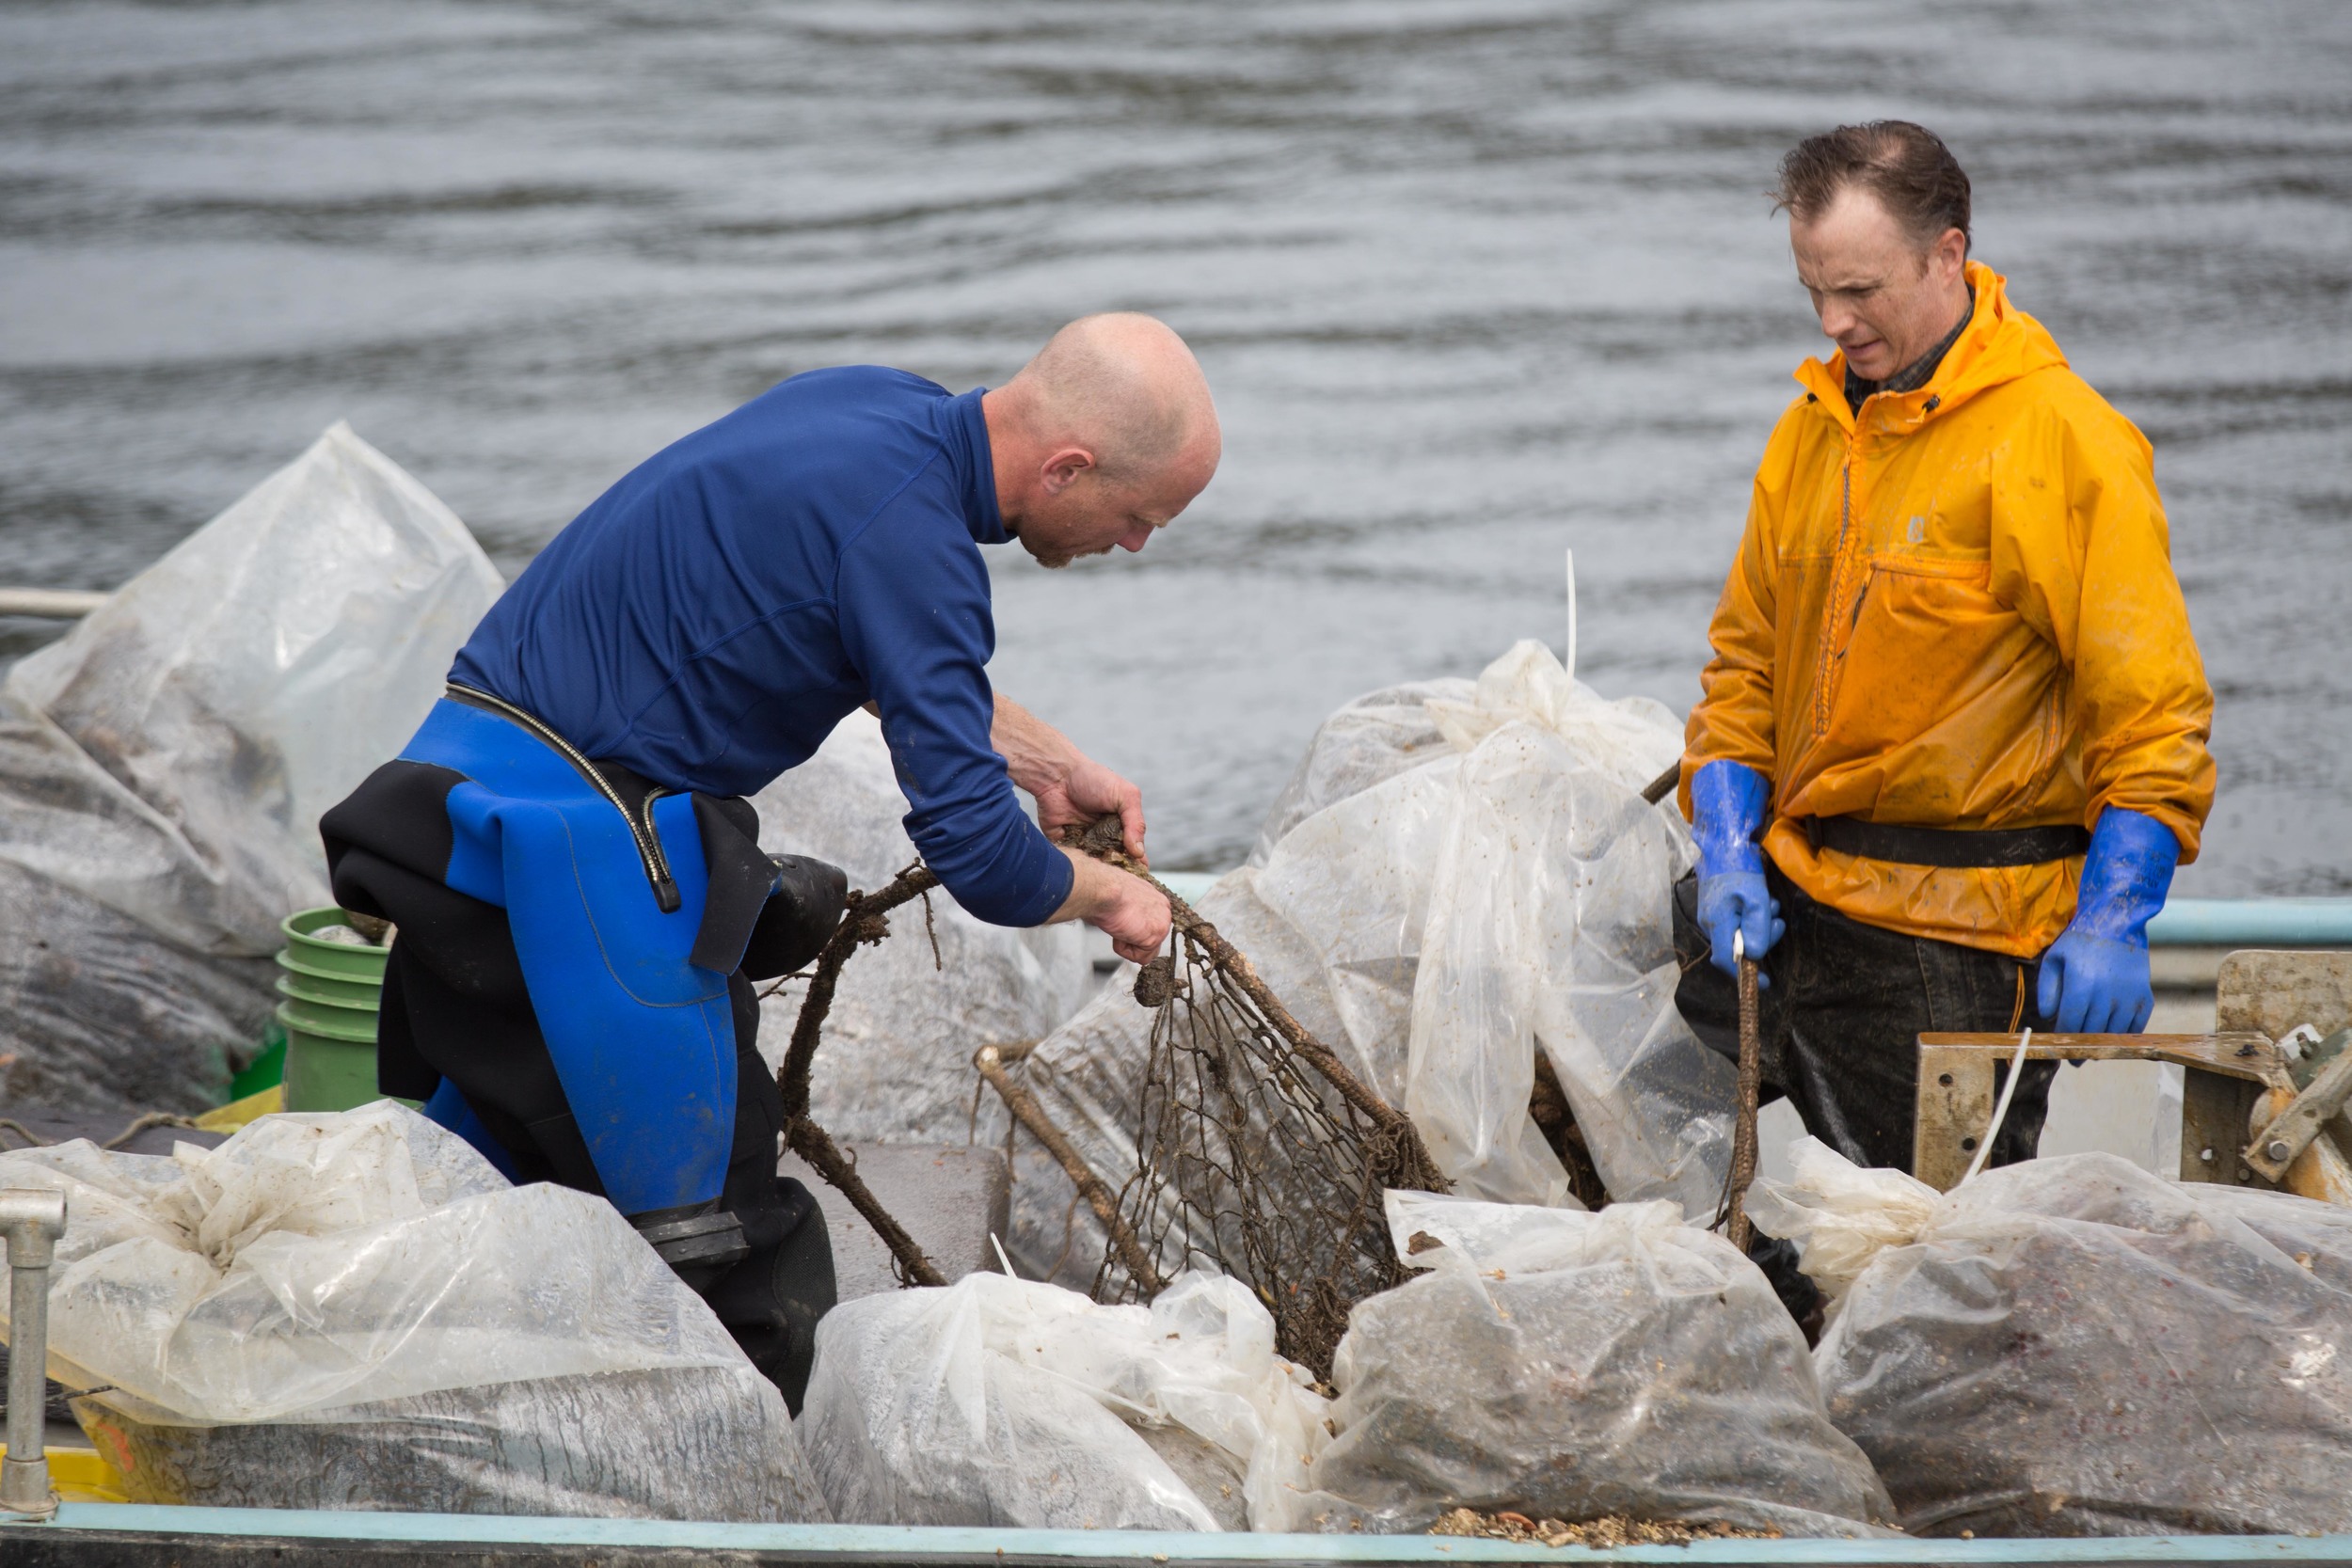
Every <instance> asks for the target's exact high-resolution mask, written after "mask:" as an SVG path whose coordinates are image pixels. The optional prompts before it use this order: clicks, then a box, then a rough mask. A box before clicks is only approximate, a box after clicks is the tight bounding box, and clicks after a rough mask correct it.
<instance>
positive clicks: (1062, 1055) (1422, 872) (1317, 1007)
mask: <svg viewBox="0 0 2352 1568" xmlns="http://www.w3.org/2000/svg"><path fill="white" fill-rule="evenodd" d="M1680 749H1681V726H1680V725H1679V723H1677V721H1676V720H1675V719H1674V716H1673V715H1672V714H1671V713H1670V712H1669V711H1668V710H1667V709H1666V708H1665V707H1663V706H1662V705H1660V704H1658V703H1655V702H1652V701H1650V700H1648V699H1645V698H1629V699H1626V700H1623V701H1619V702H1609V701H1604V700H1603V699H1602V698H1600V697H1598V696H1597V695H1596V694H1595V693H1594V692H1593V691H1592V690H1591V689H1589V688H1587V687H1584V686H1581V685H1579V684H1577V683H1576V682H1575V681H1574V680H1572V679H1571V678H1570V677H1569V675H1568V673H1566V672H1565V670H1564V669H1563V668H1562V667H1561V665H1560V662H1559V660H1558V659H1557V658H1556V657H1553V656H1552V655H1551V653H1550V652H1549V650H1548V649H1546V648H1544V647H1543V646H1542V645H1541V644H1539V643H1534V642H1522V643H1519V644H1518V645H1517V646H1516V647H1514V648H1512V649H1511V650H1510V651H1509V652H1508V653H1506V654H1505V655H1503V656H1502V657H1501V658H1499V659H1497V660H1496V661H1495V662H1494V663H1493V664H1492V665H1490V666H1489V667H1488V668H1487V669H1486V672H1485V673H1483V674H1481V675H1480V677H1479V678H1478V680H1477V681H1475V682H1471V681H1465V680H1451V681H1426V682H1420V683H1416V684H1413V685H1410V686H1402V687H1394V688H1390V689H1385V690H1381V691H1376V692H1374V693H1372V694H1371V695H1369V696H1366V697H1363V698H1360V699H1359V700H1358V701H1356V702H1353V703H1350V704H1348V705H1346V706H1345V707H1343V708H1342V709H1340V710H1339V711H1338V712H1337V713H1335V714H1333V715H1332V716H1331V717H1330V718H1329V719H1328V720H1327V721H1325V723H1324V724H1323V726H1322V728H1321V729H1320V730H1318V731H1317V733H1316V736H1315V738H1314V741H1313V743H1312V745H1311V746H1310V748H1309V750H1308V752H1307V755H1306V757H1305V758H1304V759H1303V760H1302V761H1301V762H1300V764H1299V766H1298V768H1297V770H1296V772H1295V775H1294V776H1293V778H1292V780H1291V783H1290V784H1289V785H1288V787H1286V788H1285V789H1284V791H1283V793H1282V795H1281V796H1280V798H1279V799H1278V800H1277V801H1276V803H1275V805H1274V808H1273V810H1272V812H1271V813H1270V814H1269V815H1268V817H1267V820H1266V823H1265V827H1264V830H1263V832H1262V833H1261V834H1260V836H1259V840H1258V844H1257V847H1256V850H1255V852H1254V853H1253V854H1252V856H1251V858H1250V863H1249V864H1248V865H1247V866H1244V867H1243V868H1242V869H1240V870H1238V871H1235V872H1233V873H1232V875H1230V876H1228V877H1226V878H1224V879H1221V880H1220V881H1219V882H1218V883H1217V885H1216V889H1215V890H1213V891H1212V892H1211V893H1210V894H1209V895H1207V896H1206V897H1204V898H1203V899H1202V900H1201V902H1200V912H1201V913H1202V914H1203V915H1204V916H1206V917H1207V918H1208V919H1210V920H1211V921H1213V922H1214V923H1215V924H1216V927H1217V928H1218V929H1219V930H1220V931H1222V932H1223V933H1224V934H1225V935H1226V936H1227V937H1229V938H1230V939H1232V942H1233V943H1234V944H1235V945H1236V946H1237V947H1239V948H1240V949H1241V950H1242V951H1243V952H1244V953H1246V954H1248V956H1249V958H1250V960H1251V961H1252V963H1253V964H1255V966H1256V967H1257V969H1258V972H1259V974H1261V975H1262V976H1263V978H1264V979H1265V981H1266V983H1267V984H1268V985H1269V986H1270V987H1271V988H1272V989H1273V990H1274V992H1275V993H1276V994H1277V995H1278V996H1279V997H1281V999H1282V1000H1283V1002H1284V1004H1285V1005H1286V1006H1289V1008H1290V1009H1291V1011H1292V1012H1293V1013H1294V1014H1295V1015H1296V1016H1297V1018H1298V1019H1299V1021H1300V1022H1302V1023H1304V1024H1305V1025H1306V1026H1307V1027H1308V1028H1309V1029H1311V1030H1312V1031H1314V1032H1315V1033H1316V1034H1317V1035H1318V1036H1319V1037H1322V1038H1323V1039H1325V1040H1326V1041H1327V1042H1328V1043H1330V1044H1331V1046H1332V1047H1333V1048H1334V1049H1335V1050H1337V1051H1338V1052H1339V1053H1341V1055H1342V1057H1343V1059H1345V1060H1346V1061H1347V1062H1348V1064H1349V1066H1350V1067H1351V1068H1352V1069H1354V1070H1355V1071H1356V1072H1357V1073H1358V1074H1359V1076H1360V1077H1361V1078H1363V1080H1364V1081H1365V1082H1366V1083H1368V1084H1370V1085H1373V1086H1374V1087H1375V1089H1377V1090H1378V1091H1379V1093H1380V1094H1381V1095H1382V1096H1383V1097H1384V1098H1386V1099H1387V1100H1388V1101H1389V1102H1390V1103H1391V1104H1394V1105H1400V1106H1402V1107H1403V1108H1404V1109H1405V1110H1406V1112H1407V1113H1409V1114H1410V1115H1411V1116H1412V1117H1413V1119H1414V1121H1415V1123H1416V1124H1417V1125H1418V1126H1419V1127H1420V1129H1421V1131H1422V1135H1423V1137H1424V1138H1426V1139H1427V1140H1428V1142H1429V1145H1430V1148H1431V1150H1432V1152H1433V1153H1434V1154H1435V1155H1436V1157H1437V1159H1438V1164H1439V1165H1440V1167H1441V1168H1443V1169H1444V1170H1445V1172H1446V1174H1447V1176H1448V1177H1449V1178H1450V1179H1452V1180H1454V1182H1455V1184H1456V1186H1457V1189H1458V1190H1460V1191H1462V1192H1464V1193H1467V1194H1470V1195H1474V1196H1481V1197H1486V1198H1491V1199H1495V1200H1498V1201H1507V1202H1514V1203H1533V1204H1547V1205H1556V1204H1565V1203H1572V1202H1573V1201H1574V1200H1573V1199H1572V1198H1571V1197H1570V1196H1568V1182H1567V1173H1566V1172H1565V1170H1564V1169H1563V1168H1562V1167H1561V1164H1560V1163H1559V1161H1558V1159H1557V1158H1556V1157H1555V1156H1554V1155H1553V1153H1552V1151H1551V1149H1550V1148H1549V1146H1548V1145H1547V1144H1546V1143H1545V1141H1544V1139H1543V1136H1542V1134H1541V1133H1540V1132H1538V1131H1537V1129H1536V1127H1535V1125H1534V1121H1533V1119H1532V1118H1531V1117H1529V1115H1528V1101H1529V1096H1530V1093H1531V1091H1532V1089H1533V1087H1534V1055H1533V1053H1532V1052H1531V1050H1530V1045H1529V1042H1530V1041H1531V1040H1532V1041H1534V1044H1535V1046H1536V1047H1537V1048H1539V1049H1541V1050H1542V1051H1543V1052H1544V1053H1545V1055H1546V1056H1547V1057H1548V1058H1549V1061H1550V1063H1551V1066H1552V1068H1553V1069H1554V1071H1555V1073H1556V1074H1557V1076H1558V1078H1559V1080H1560V1082H1561V1085H1562V1086H1563V1087H1564V1088H1565V1091H1566V1094H1567V1097H1568V1100H1569V1102H1570V1105H1571V1107H1572V1108H1573V1110H1574V1112H1575V1114H1576V1117H1577V1121H1578V1124H1579V1126H1580V1127H1581V1130H1582V1132H1583V1133H1584V1137H1585V1140H1586V1144H1587V1147H1588V1148H1589V1150H1590V1152H1591V1155H1592V1158H1593V1162H1594V1164H1595V1166H1596V1168H1597V1171H1598V1173H1599V1175H1600V1177H1601V1180H1602V1181H1603V1182H1604V1183H1605V1184H1606V1185H1607V1187H1608V1188H1609V1191H1610V1193H1611V1195H1612V1196H1613V1197H1614V1198H1616V1199H1618V1200H1620V1201H1625V1200H1641V1199H1652V1198H1664V1199H1671V1200H1673V1201H1675V1202H1677V1203H1680V1204H1682V1205H1683V1206H1684V1207H1685V1208H1686V1209H1687V1210H1689V1211H1691V1212H1699V1211H1702V1210H1711V1208H1712V1206H1713V1204H1714V1203H1715V1201H1716V1197H1717V1195H1718V1193H1719V1192H1720V1191H1721V1188H1722V1183H1723V1176H1724V1168H1725V1166H1726V1165H1727V1164H1728V1161H1729V1147H1730V1121H1729V1117H1728V1115H1727V1114H1726V1112H1725V1111H1724V1107H1725V1106H1727V1105H1729V1104H1730V1102H1731V1100H1732V1091H1733V1073H1732V1069H1731V1068H1730V1066H1729V1064H1727V1063H1726V1062H1724V1060H1723V1059H1722V1058H1720V1057H1718V1056H1716V1055H1715V1054H1714V1053H1711V1052H1709V1051H1708V1050H1707V1049H1706V1048H1705V1047H1703V1046H1702V1045H1700V1044H1699V1042H1698V1040H1697V1039H1696V1037H1693V1036H1692V1033H1691V1032H1690V1030H1689V1028H1688V1027H1687V1026H1685V1025H1684V1023H1683V1022H1682V1020H1681V1017H1680V1015H1679V1014H1678V1013H1677V1012H1676V1010H1675V1006H1674V984H1675V980H1676V977H1677V971H1676V967H1675V960H1674V952H1673V933H1672V928H1671V921H1670V909H1669V903H1668V896H1669V895H1668V890H1669V889H1670V888H1671V887H1672V886H1673V884H1674V881H1675V879H1676V878H1677V877H1678V876H1680V875H1681V873H1682V872H1683V871H1684V870H1685V869H1687V868H1688V867H1689V865H1690V864H1691V863H1692V846H1691V840H1690V834H1689V831H1688V829H1687V828H1686V827H1685V825H1684V824H1683V822H1682V820H1681V818H1680V816H1678V815H1677V812H1676V811H1675V810H1674V808H1673V806H1672V805H1671V804H1661V805H1658V806H1651V805H1648V804H1647V803H1645V801H1644V800H1642V799H1641V794H1640V791H1641V788H1642V786H1643V785H1644V784H1647V783H1648V782H1649V781H1650V780H1651V779H1652V778H1653V777H1655V776H1656V775H1657V774H1658V773H1659V772H1660V771H1661V769H1662V768H1665V767H1666V766H1667V765H1669V764H1670V763H1672V762H1673V761H1674V759H1675V758H1676V756H1677V754H1678V753H1679V752H1680ZM1124 978H1125V976H1121V977H1120V979H1117V980H1114V981H1113V982H1112V983H1111V984H1110V985H1109V986H1107V987H1105V988H1104V991H1103V992H1102V994H1101V995H1099V996H1098V997H1097V998H1096V999H1095V1000H1094V1001H1093V1002H1092V1003H1090V1004H1089V1006H1087V1007H1086V1008H1085V1009H1084V1010H1083V1011H1081V1012H1080V1013H1079V1014H1078V1016H1077V1017H1075V1018H1073V1020H1072V1021H1071V1022H1069V1023H1068V1024H1066V1025H1065V1026H1064V1027H1063V1028H1062V1029H1061V1030H1059V1031H1058V1032H1057V1033H1056V1034H1055V1035H1054V1036H1052V1037H1050V1038H1048V1039H1047V1040H1046V1041H1045V1042H1044V1043H1043V1044H1042V1045H1041V1046H1040V1047H1039V1048H1038V1050H1037V1052H1036V1053H1035V1054H1034V1055H1033V1056H1032V1057H1031V1058H1030V1061H1029V1063H1028V1065H1027V1067H1026V1068H1025V1073H1026V1076H1027V1082H1028V1084H1029V1086H1030V1087H1031V1088H1032V1089H1033V1090H1034V1091H1035V1092H1036V1093H1037V1094H1038V1096H1039V1098H1040V1099H1041V1101H1043V1102H1044V1104H1045V1106H1046V1108H1047V1110H1048V1112H1049V1114H1050V1115H1052V1116H1053V1117H1054V1118H1055V1120H1056V1122H1057V1125H1059V1126H1061V1127H1062V1128H1063V1129H1064V1130H1065V1131H1066V1132H1069V1133H1070V1134H1071V1136H1072V1139H1073V1143H1075V1144H1076V1145H1077V1147H1078V1148H1079V1149H1080V1150H1081V1151H1082V1152H1083V1153H1084V1154H1085V1156H1086V1158H1087V1159H1088V1161H1089V1164H1091V1165H1092V1167H1093V1168H1094V1169H1095V1170H1096V1171H1097V1172H1098V1173H1100V1174H1103V1175H1105V1176H1106V1177H1108V1178H1109V1179H1110V1180H1112V1182H1113V1184H1114V1185H1116V1184H1117V1182H1118V1181H1119V1180H1120V1178H1121V1176H1122V1175H1123V1173H1125V1172H1127V1171H1129V1170H1132V1169H1133V1168H1134V1164H1135V1158H1136V1155H1135V1148H1134V1141H1133V1133H1132V1126H1133V1122H1134V1119H1135V1117H1136V1105H1137V1103H1138V1100H1139V1097H1140V1084H1139V1073H1140V1071H1141V1068H1142V1064H1143V1062H1144V1060H1145V1045H1144V1042H1145V1040H1146V1039H1147V1037H1148V1036H1149V1033H1150V1029H1151V1021H1152V1016H1153V1015H1152V1013H1151V1012H1149V1011H1148V1010H1146V1009H1144V1008H1142V1007H1140V1006H1136V1004H1135V1002H1134V1001H1133V999H1132V997H1131V996H1130V995H1129V991H1128V987H1127V986H1126V985H1125V984H1123V983H1121V982H1122V981H1123V979H1124ZM1024 1159H1025V1164H1023V1167H1022V1170H1021V1181H1020V1183H1019V1184H1018V1185H1016V1187H1015V1189H1014V1204H1015V1209H1014V1218H1013V1229H1014V1237H1013V1243H1014V1247H1013V1251H1014V1256H1015V1258H1016V1259H1018V1260H1019V1261H1020V1263H1021V1264H1022V1266H1023V1267H1024V1268H1025V1269H1027V1270H1033V1271H1035V1272H1037V1273H1039V1274H1041V1275H1048V1274H1050V1275H1052V1277H1056V1278H1058V1279H1061V1280H1063V1281H1064V1282H1066V1283H1071V1284H1074V1285H1080V1286H1083V1285H1085V1284H1086V1283H1088V1282H1089V1280H1090V1279H1091V1278H1092V1275H1093V1269H1094V1265H1095V1263H1096V1261H1097V1260H1098V1259H1099V1258H1100V1256H1101V1241H1100V1236H1099V1234H1098V1233H1096V1232H1094V1231H1093V1230H1091V1229H1090V1228H1089V1214H1088V1213H1087V1212H1086V1211H1084V1210H1083V1209H1082V1208H1081V1209H1078V1210H1076V1211H1073V1208H1072V1206H1071V1203H1070V1188H1069V1186H1068V1184H1067V1183H1066V1182H1065V1181H1063V1180H1061V1178H1060V1173H1059V1172H1058V1171H1057V1170H1055V1169H1053V1168H1052V1167H1051V1165H1050V1164H1047V1163H1045V1162H1043V1161H1041V1160H1040V1159H1038V1158H1037V1157H1036V1156H1034V1155H1033V1154H1030V1153H1027V1152H1025V1156H1024ZM1073 1213H1074V1216H1075V1217H1074V1219H1073ZM1073 1227H1075V1229H1076V1234H1075V1235H1074V1236H1073V1233H1072V1232H1073ZM1164 1261H1165V1262H1166V1263H1168V1265H1169V1266H1171V1267H1172V1266H1176V1265H1177V1264H1178V1263H1179V1262H1180V1260H1178V1259H1166V1260H1164ZM1057 1268H1058V1271H1059V1272H1058V1273H1056V1272H1054V1271H1056V1270H1057Z"/></svg>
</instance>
